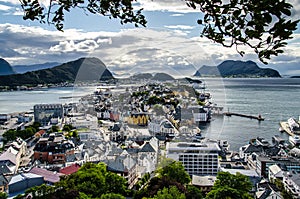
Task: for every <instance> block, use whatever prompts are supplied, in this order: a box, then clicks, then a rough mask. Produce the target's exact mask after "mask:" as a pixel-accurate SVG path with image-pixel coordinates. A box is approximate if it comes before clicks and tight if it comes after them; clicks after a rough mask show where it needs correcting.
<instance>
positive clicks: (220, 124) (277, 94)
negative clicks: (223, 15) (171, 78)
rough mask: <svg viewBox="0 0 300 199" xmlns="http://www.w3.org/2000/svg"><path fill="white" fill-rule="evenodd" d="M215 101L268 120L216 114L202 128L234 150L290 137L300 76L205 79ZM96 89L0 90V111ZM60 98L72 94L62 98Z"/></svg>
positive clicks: (299, 100)
mask: <svg viewBox="0 0 300 199" xmlns="http://www.w3.org/2000/svg"><path fill="white" fill-rule="evenodd" d="M204 81H205V83H206V86H207V91H208V92H210V93H211V94H212V101H213V102H215V103H217V104H218V105H220V106H223V107H224V110H225V111H227V110H229V111H231V112H236V113H243V114H249V115H258V114H261V115H262V117H264V118H265V121H261V122H258V121H257V120H253V119H248V118H242V117H237V116H232V117H227V116H219V117H214V118H213V121H212V122H211V123H210V124H208V125H206V126H203V127H201V128H202V130H203V135H204V136H205V137H210V138H214V139H226V140H228V141H229V143H230V145H231V147H230V148H231V149H232V150H237V149H238V148H239V146H241V145H244V144H247V143H248V141H249V140H250V139H251V138H256V137H257V136H261V137H264V138H266V139H267V140H269V141H271V138H272V136H273V135H276V134H278V135H281V136H282V137H283V138H285V139H287V138H288V136H287V135H286V134H284V133H280V132H279V131H278V128H279V122H280V121H284V120H287V119H288V118H290V117H294V118H297V119H298V117H299V116H300V79H289V78H281V79H279V78H276V79H215V78H211V79H204ZM94 90H95V87H92V88H91V87H88V88H75V89H74V88H71V87H65V88H51V89H45V90H39V91H16V92H0V113H13V112H21V111H30V110H32V108H33V106H34V105H35V104H38V103H69V102H75V101H76V100H78V99H79V98H77V97H78V96H83V95H85V94H89V93H91V92H92V91H94ZM60 97H73V98H69V99H61V98H60Z"/></svg>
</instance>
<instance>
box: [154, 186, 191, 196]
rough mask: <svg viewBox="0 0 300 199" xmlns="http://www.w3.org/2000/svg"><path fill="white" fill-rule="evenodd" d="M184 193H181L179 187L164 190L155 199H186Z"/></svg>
mask: <svg viewBox="0 0 300 199" xmlns="http://www.w3.org/2000/svg"><path fill="white" fill-rule="evenodd" d="M185 198H186V197H185V195H184V193H180V191H179V190H178V189H177V187H175V186H172V187H170V188H163V190H160V191H158V192H157V194H156V195H155V196H154V197H153V199H185Z"/></svg>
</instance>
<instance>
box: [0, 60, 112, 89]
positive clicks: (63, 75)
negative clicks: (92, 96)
mask: <svg viewBox="0 0 300 199" xmlns="http://www.w3.org/2000/svg"><path fill="white" fill-rule="evenodd" d="M110 79H114V77H113V76H112V74H111V72H110V71H109V70H108V69H107V68H106V66H105V65H104V63H103V62H102V61H100V60H99V59H98V58H80V59H78V60H75V61H71V62H68V63H64V64H61V65H59V66H56V67H53V68H50V69H44V70H38V71H33V72H27V73H24V74H15V75H8V76H3V77H1V79H0V86H20V85H28V84H30V85H37V84H50V83H52V84H56V83H62V82H71V83H73V82H75V81H82V82H91V81H99V80H110Z"/></svg>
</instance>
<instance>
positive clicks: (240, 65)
mask: <svg viewBox="0 0 300 199" xmlns="http://www.w3.org/2000/svg"><path fill="white" fill-rule="evenodd" d="M194 76H221V77H281V76H280V74H279V72H278V71H276V70H274V69H270V68H260V67H258V66H257V64H256V63H255V62H253V61H246V62H243V61H233V60H228V61H224V62H222V63H221V64H219V65H218V66H206V65H204V66H202V67H201V68H200V69H199V70H197V71H196V73H195V74H194Z"/></svg>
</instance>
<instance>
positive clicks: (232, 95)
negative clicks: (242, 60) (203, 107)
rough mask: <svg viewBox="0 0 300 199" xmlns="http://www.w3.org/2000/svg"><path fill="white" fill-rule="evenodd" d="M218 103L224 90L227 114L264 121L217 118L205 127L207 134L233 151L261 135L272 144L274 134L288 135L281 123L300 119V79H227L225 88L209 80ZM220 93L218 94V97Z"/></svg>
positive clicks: (241, 118) (232, 117)
mask: <svg viewBox="0 0 300 199" xmlns="http://www.w3.org/2000/svg"><path fill="white" fill-rule="evenodd" d="M205 81H206V84H207V85H211V88H209V90H210V92H211V93H212V98H213V99H214V101H216V102H218V101H222V99H220V96H219V95H218V93H220V92H221V91H222V89H224V92H225V96H226V103H225V105H224V107H225V108H224V111H228V110H229V111H230V112H234V113H242V114H247V115H255V116H257V115H258V114H261V116H262V117H264V118H265V120H264V121H261V122H259V121H257V120H254V119H249V118H243V117H237V116H231V117H227V116H223V117H214V119H213V121H212V122H211V123H210V125H206V126H204V127H202V128H203V135H204V136H206V137H210V138H215V139H226V140H228V141H229V143H230V145H231V146H230V149H231V150H237V149H238V148H239V146H241V145H244V144H247V143H248V142H249V140H250V139H251V138H256V137H258V136H260V137H264V138H265V139H267V140H268V141H271V138H272V136H273V135H281V136H282V137H283V138H285V139H286V140H287V139H288V135H287V134H286V133H280V132H279V130H278V129H279V122H280V121H286V120H287V119H289V118H290V117H294V118H295V119H297V120H298V119H299V118H298V117H299V116H300V79H296V78H259V79H258V78H251V79H244V78H243V79H233V78H230V79H228V78H227V79H223V85H221V84H220V83H217V82H216V80H215V79H205ZM215 94H216V95H215Z"/></svg>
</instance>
